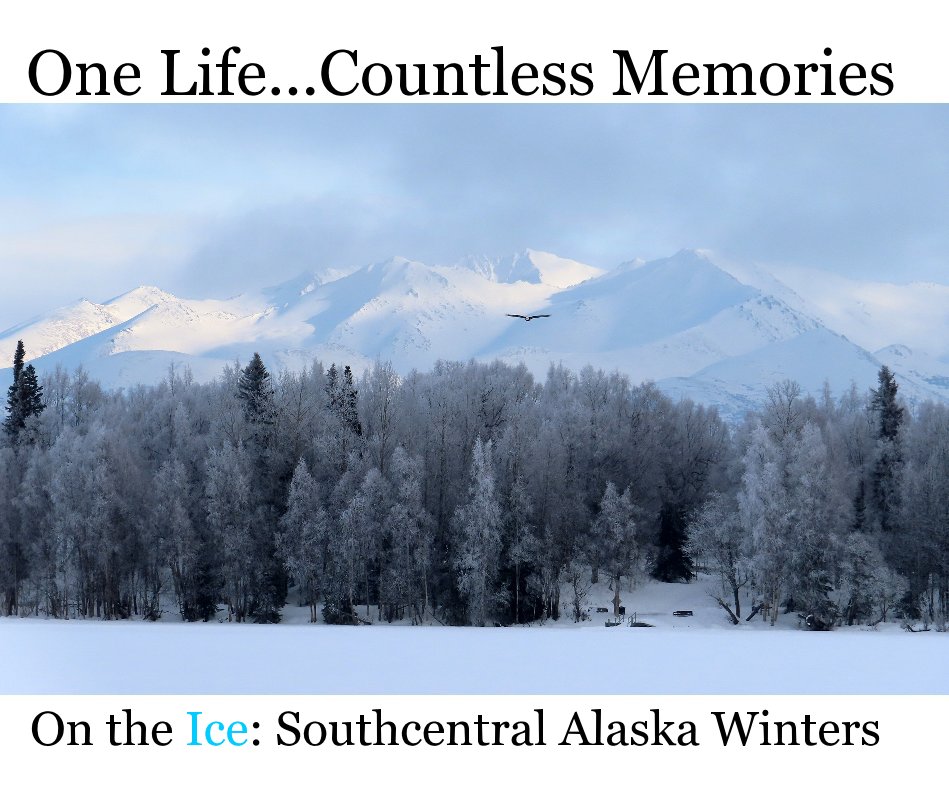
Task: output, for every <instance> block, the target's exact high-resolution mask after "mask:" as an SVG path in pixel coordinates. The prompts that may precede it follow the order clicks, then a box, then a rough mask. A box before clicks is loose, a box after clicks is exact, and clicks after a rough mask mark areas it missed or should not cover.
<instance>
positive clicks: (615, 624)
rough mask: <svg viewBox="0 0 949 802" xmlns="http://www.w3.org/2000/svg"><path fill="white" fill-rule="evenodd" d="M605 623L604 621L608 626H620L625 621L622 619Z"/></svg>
mask: <svg viewBox="0 0 949 802" xmlns="http://www.w3.org/2000/svg"><path fill="white" fill-rule="evenodd" d="M603 623H604V625H606V626H608V627H618V626H619V625H620V624H622V623H623V622H622V621H604V622H603Z"/></svg>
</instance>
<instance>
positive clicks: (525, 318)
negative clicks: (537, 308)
mask: <svg viewBox="0 0 949 802" xmlns="http://www.w3.org/2000/svg"><path fill="white" fill-rule="evenodd" d="M508 317H519V318H520V319H521V320H526V321H527V322H528V323H530V322H531V321H532V320H535V319H536V318H539V317H550V315H512V314H510V313H508Z"/></svg>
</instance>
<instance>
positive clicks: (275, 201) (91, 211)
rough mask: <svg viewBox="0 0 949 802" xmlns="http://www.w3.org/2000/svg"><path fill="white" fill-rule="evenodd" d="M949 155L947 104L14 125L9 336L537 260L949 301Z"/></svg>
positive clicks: (257, 112)
mask: <svg viewBox="0 0 949 802" xmlns="http://www.w3.org/2000/svg"><path fill="white" fill-rule="evenodd" d="M947 140H949V110H947V109H946V108H945V107H940V106H902V105H897V106H894V105H887V106H883V105H881V106H870V105H853V106H822V105H820V106H818V105H810V106H797V105H795V106H739V105H714V106H713V105H702V106H691V105H685V106H682V105H677V106H655V105H612V106H589V105H574V106H564V105H551V106H546V105H521V106H500V105H466V106H411V105H374V106H315V105H303V104H300V105H287V106H272V105H250V106H226V105H220V106H215V105H208V106H184V105H183V106H170V105H166V106H135V105H125V106H122V105H111V106H88V107H81V108H74V109H65V110H62V111H57V112H55V113H53V112H49V111H47V110H45V108H44V107H38V108H36V109H34V108H32V107H6V108H3V109H0V148H2V150H0V153H2V154H3V155H2V156H0V170H2V173H3V175H4V183H3V186H2V189H0V210H2V211H3V215H2V216H3V218H4V220H3V221H0V236H2V239H3V241H2V244H0V269H2V270H3V271H4V273H5V274H7V275H10V276H11V277H12V278H11V279H10V280H9V281H8V282H7V290H8V291H7V295H6V297H5V298H4V299H0V316H2V318H0V320H2V322H3V323H6V324H10V323H12V322H14V321H15V320H16V319H19V317H21V316H23V315H24V314H25V313H26V312H31V311H41V310H42V309H44V308H46V307H48V306H50V305H53V304H55V303H61V302H64V301H66V300H69V299H70V298H72V297H74V296H77V295H83V294H84V295H92V296H95V295H96V294H108V292H112V291H114V292H119V291H121V290H123V289H126V288H128V287H130V286H133V285H135V284H139V283H157V284H163V285H165V286H168V287H170V288H171V289H174V290H177V291H180V292H194V293H204V294H209V293H214V292H221V293H231V292H236V291H239V290H241V289H243V288H247V287H254V286H260V285H263V284H267V283H272V281H273V280H274V279H276V278H280V277H281V276H283V275H289V274H291V273H295V272H299V271H301V270H304V269H308V268H313V267H320V266H325V265H331V264H350V263H353V262H363V261H370V260H374V259H379V258H384V257H386V256H389V255H392V254H396V253H398V254H402V255H405V256H410V257H414V258H419V259H423V260H430V261H445V260H451V259H455V258H457V257H459V256H461V255H463V254H464V253H467V252H480V253H493V254H500V253H505V252H508V251H511V250H515V249H518V248H521V247H525V246H530V247H534V248H541V249H546V250H551V251H555V252H558V253H561V254H563V255H565V256H570V257H573V258H576V259H581V260H585V261H588V262H591V263H593V264H597V265H601V266H604V267H609V266H612V265H614V264H616V263H618V262H620V261H623V260H625V259H629V258H631V257H633V256H645V257H655V256H661V255H664V254H667V253H669V252H671V251H674V250H677V249H679V248H681V247H705V248H710V249H712V250H713V251H718V252H720V253H722V254H725V255H727V256H728V257H730V258H732V259H737V260H754V261H759V262H765V263H768V262H774V263H792V264H799V265H806V266H813V267H823V268H826V269H830V270H834V271H836V272H840V273H842V274H846V275H850V276H862V277H868V278H871V277H872V278H878V279H879V278H891V279H893V280H900V281H904V280H911V279H924V280H946V278H947V276H949V266H947V260H946V256H945V254H947V253H949V231H947V230H946V227H945V225H944V221H945V220H946V219H947V218H949V192H947V190H946V186H949V158H947V155H946V148H945V142H946V141H947ZM84 228H85V229H88V232H89V236H81V235H80V234H79V233H77V232H81V231H82V230H83V229H84Z"/></svg>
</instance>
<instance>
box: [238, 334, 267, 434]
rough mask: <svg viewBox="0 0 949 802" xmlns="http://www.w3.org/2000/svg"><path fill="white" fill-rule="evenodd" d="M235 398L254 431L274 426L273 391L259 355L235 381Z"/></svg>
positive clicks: (256, 354)
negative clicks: (239, 402) (238, 400)
mask: <svg viewBox="0 0 949 802" xmlns="http://www.w3.org/2000/svg"><path fill="white" fill-rule="evenodd" d="M237 397H238V398H240V400H241V403H242V405H243V409H244V419H245V420H246V421H247V423H248V424H250V425H251V426H252V427H254V428H255V436H256V435H257V431H256V429H257V428H258V427H266V426H273V424H274V416H275V415H274V389H273V382H272V380H271V378H270V373H269V372H268V371H267V368H266V367H264V361H263V360H262V359H261V358H260V354H258V353H256V352H255V353H254V356H253V358H252V359H251V360H250V362H248V364H247V367H246V368H244V369H243V370H242V371H241V373H240V376H239V377H238V380H237Z"/></svg>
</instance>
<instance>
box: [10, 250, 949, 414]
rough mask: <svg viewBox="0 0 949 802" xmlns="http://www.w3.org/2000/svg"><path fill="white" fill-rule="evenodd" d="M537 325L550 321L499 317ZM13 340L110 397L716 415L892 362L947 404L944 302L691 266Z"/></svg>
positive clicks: (408, 271) (571, 265) (233, 301)
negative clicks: (598, 372) (344, 391)
mask: <svg viewBox="0 0 949 802" xmlns="http://www.w3.org/2000/svg"><path fill="white" fill-rule="evenodd" d="M533 312H544V313H546V314H549V315H550V317H549V318H545V319H541V320H535V321H531V322H529V323H528V322H525V321H523V320H521V319H518V318H513V317H509V316H508V313H525V314H526V313H533ZM890 336H892V337H893V339H888V338H889V337H890ZM18 339H22V340H23V341H24V342H25V344H26V350H27V359H28V360H30V361H33V362H34V364H35V365H36V367H37V369H38V370H39V371H40V373H43V372H44V371H49V370H51V369H53V368H54V367H55V365H57V364H61V365H62V366H63V367H65V368H67V369H72V368H74V367H75V366H77V365H79V364H82V365H83V366H84V367H85V368H86V370H87V371H88V372H89V373H90V374H91V375H93V376H95V377H97V378H99V379H100V380H101V381H103V383H105V384H106V385H108V386H113V387H117V386H129V385H133V384H137V383H152V382H156V381H158V380H160V379H161V378H162V377H163V376H164V375H165V373H166V372H167V369H168V366H169V364H171V363H175V364H178V365H184V364H187V365H189V366H190V367H191V369H192V371H193V373H194V374H195V376H196V378H199V379H208V378H211V377H213V376H215V375H217V374H218V373H219V372H220V370H221V369H222V367H223V365H224V364H225V363H228V362H233V361H235V360H240V361H242V362H246V361H247V359H248V358H249V357H250V355H251V354H252V353H253V352H254V351H259V352H260V353H261V355H262V356H263V357H264V360H265V362H267V364H268V365H270V366H271V367H272V368H273V369H276V370H279V369H281V368H291V369H298V368H300V367H302V366H303V365H305V364H308V363H309V362H311V361H312V360H313V359H320V360H322V361H323V362H324V363H329V362H332V361H335V362H341V363H346V364H351V365H353V367H354V368H356V369H359V368H362V367H365V366H367V365H369V364H370V363H371V362H372V361H373V360H375V359H376V358H381V359H386V360H390V361H391V362H392V363H393V365H394V366H395V367H396V368H397V369H398V370H400V371H402V372H405V371H408V370H411V369H413V368H420V369H425V368H428V367H430V366H431V365H433V364H434V362H435V361H437V360H439V359H452V360H467V359H470V358H476V359H494V358H500V359H504V360H506V361H511V362H524V363H525V364H527V365H528V367H530V368H531V369H532V370H533V371H534V372H535V374H536V375H538V376H539V377H543V375H544V374H545V372H546V370H547V367H548V365H549V364H550V363H551V362H562V363H564V364H565V365H567V366H569V367H573V368H577V369H579V368H580V367H582V366H583V365H585V364H588V363H589V364H593V365H595V366H598V367H602V368H605V369H610V370H612V369H617V370H620V371H623V372H624V373H627V374H629V375H630V377H631V378H632V379H633V380H634V381H646V380H652V381H656V382H657V383H658V384H659V385H660V387H662V388H663V389H665V390H667V391H668V392H670V393H672V394H674V395H677V396H679V395H687V396H689V397H692V398H695V399H696V400H700V401H706V402H715V403H717V404H719V405H720V406H722V407H723V408H724V410H725V411H726V412H737V411H739V410H741V409H743V408H747V407H748V406H749V405H752V404H755V403H757V402H758V401H760V400H761V399H762V398H763V396H764V394H765V391H766V388H767V387H768V386H769V385H770V384H772V383H773V382H775V381H778V380H781V379H785V378H791V379H795V380H797V381H798V382H800V383H801V385H802V386H803V388H804V389H805V390H807V391H809V392H812V393H816V392H818V391H819V390H820V388H821V386H822V384H823V383H824V382H825V381H829V382H830V384H831V386H832V388H834V389H835V390H837V391H840V392H842V391H844V390H846V389H847V387H848V386H849V385H850V383H851V382H852V381H853V382H856V383H857V385H858V386H860V387H869V386H871V385H872V384H873V383H874V382H875V380H876V373H877V371H878V369H879V367H880V364H882V363H886V364H889V365H890V367H891V368H893V369H894V371H895V372H896V373H897V376H898V377H899V380H900V383H901V386H902V390H903V393H904V395H905V397H907V398H909V399H912V400H922V399H926V398H942V399H949V351H947V350H946V349H949V287H947V286H942V285H902V286H901V285H881V284H870V283H860V282H854V281H851V280H846V279H840V278H838V277H834V276H829V275H825V274H818V273H813V272H811V273H807V274H805V273H803V272H801V271H798V272H792V271H785V272H783V273H780V274H777V273H775V272H768V271H764V270H761V269H760V268H750V269H749V268H736V267H732V266H728V267H727V268H723V267H721V266H718V265H716V264H715V262H713V261H712V260H711V259H710V258H709V257H708V256H707V255H706V254H703V253H702V252H697V251H681V252H679V253H677V254H675V255H674V256H671V257H669V258H666V259H659V260H655V261H652V262H643V261H641V260H634V261H631V262H626V263H624V264H622V265H620V266H619V267H617V268H616V269H614V270H612V271H604V270H602V269H600V268H596V267H592V266H590V265H584V264H581V263H579V262H576V261H572V260H569V259H563V258H561V257H558V256H555V255H553V254H547V253H542V252H538V251H530V250H528V251H523V252H521V253H519V254H516V255H514V256H509V257H506V258H501V259H495V258H489V257H468V258H466V259H464V260H463V261H461V262H460V263H458V264H456V265H426V264H423V263H421V262H417V261H412V260H409V259H403V258H398V257H396V258H392V259H389V260H387V261H384V262H378V263H374V264H370V265H365V266H362V267H352V268H346V269H327V270H323V271H320V272H318V273H307V274H305V275H302V276H298V277H296V278H294V279H292V280H290V281H288V282H285V283H283V284H280V285H277V286H273V287H269V288H266V289H261V290H259V291H255V292H248V293H245V294H243V295H240V296H237V297H234V298H230V299H226V300H188V299H183V298H178V297H176V296H174V295H171V294H169V293H166V292H163V291H162V290H159V289H157V288H154V287H139V288H138V289H135V290H133V291H131V292H129V293H126V294H125V295H121V296H119V297H117V298H113V299H112V300H110V301H106V302H105V303H101V304H99V303H93V302H91V301H87V300H81V301H77V302H76V303H74V304H72V305H70V306H67V307H63V308H61V309H57V310H54V311H53V312H51V313H49V314H48V315H45V316H41V317H39V318H36V319H34V320H31V321H28V322H27V323H25V324H22V325H20V326H16V327H13V328H11V329H8V330H7V331H4V332H2V333H0V355H2V356H3V358H4V359H6V360H9V359H10V358H11V357H12V354H13V350H14V347H15V344H16V341H17V340H18ZM940 348H942V350H939V349H940ZM6 364H7V365H9V361H8V362H7V363H6ZM7 370H9V369H7ZM3 380H6V377H0V381H3Z"/></svg>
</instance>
